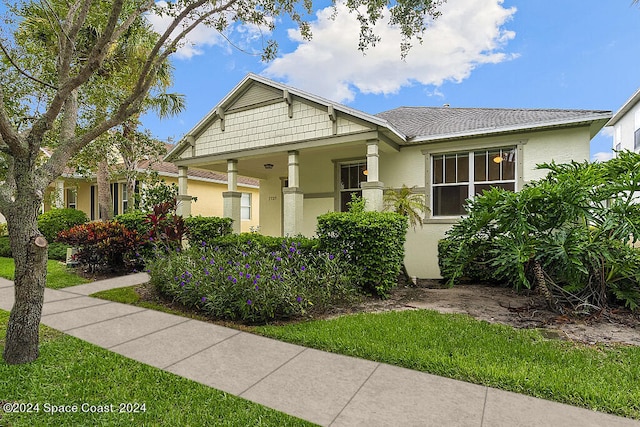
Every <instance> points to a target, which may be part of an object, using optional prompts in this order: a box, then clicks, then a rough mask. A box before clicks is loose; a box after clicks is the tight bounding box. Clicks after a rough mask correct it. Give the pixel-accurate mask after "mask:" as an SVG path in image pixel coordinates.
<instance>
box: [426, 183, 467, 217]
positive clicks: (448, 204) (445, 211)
mask: <svg viewBox="0 0 640 427" xmlns="http://www.w3.org/2000/svg"><path fill="white" fill-rule="evenodd" d="M468 193H469V186H467V185H455V186H448V187H434V188H433V213H434V215H435V216H438V215H464V214H465V213H466V211H465V210H464V202H465V200H466V199H467V198H468Z"/></svg>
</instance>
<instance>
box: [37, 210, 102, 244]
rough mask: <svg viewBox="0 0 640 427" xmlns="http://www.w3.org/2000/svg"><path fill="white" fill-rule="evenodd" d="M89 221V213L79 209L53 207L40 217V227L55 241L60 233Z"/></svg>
mask: <svg viewBox="0 0 640 427" xmlns="http://www.w3.org/2000/svg"><path fill="white" fill-rule="evenodd" d="M87 221H89V218H87V215H86V214H85V213H84V212H82V211H81V210H78V209H70V208H63V209H51V210H50V211H47V212H45V213H43V214H41V215H40V216H39V217H38V229H39V230H40V232H41V233H42V235H43V236H44V237H45V238H46V239H47V240H48V241H49V242H53V241H54V240H55V239H56V236H57V235H58V233H59V232H60V231H62V230H68V229H70V228H71V227H73V226H75V225H79V224H84V223H86V222H87Z"/></svg>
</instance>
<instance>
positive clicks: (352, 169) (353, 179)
mask: <svg viewBox="0 0 640 427" xmlns="http://www.w3.org/2000/svg"><path fill="white" fill-rule="evenodd" d="M366 181H367V163H366V162H357V163H347V164H343V165H340V211H341V212H346V211H347V210H349V208H348V205H347V204H348V203H349V202H351V199H352V197H353V195H354V194H355V195H357V196H362V189H361V188H360V186H361V184H362V183H363V182H366Z"/></svg>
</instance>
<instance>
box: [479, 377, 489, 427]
mask: <svg viewBox="0 0 640 427" xmlns="http://www.w3.org/2000/svg"><path fill="white" fill-rule="evenodd" d="M487 397H489V387H485V390H484V404H483V405H482V418H481V419H480V427H483V426H484V412H485V410H486V409H487Z"/></svg>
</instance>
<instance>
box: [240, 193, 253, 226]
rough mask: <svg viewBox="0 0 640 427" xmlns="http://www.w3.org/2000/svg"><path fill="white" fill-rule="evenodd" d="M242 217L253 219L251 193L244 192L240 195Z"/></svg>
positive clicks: (243, 218)
mask: <svg viewBox="0 0 640 427" xmlns="http://www.w3.org/2000/svg"><path fill="white" fill-rule="evenodd" d="M240 219H242V220H250V219H251V193H242V196H241V197H240Z"/></svg>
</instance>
